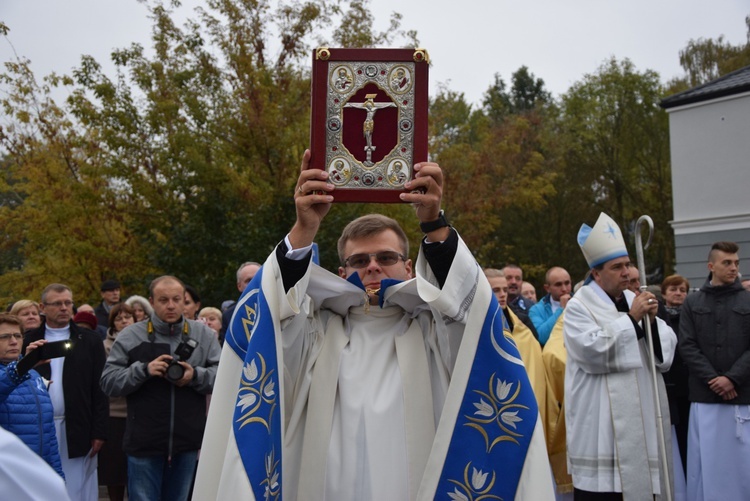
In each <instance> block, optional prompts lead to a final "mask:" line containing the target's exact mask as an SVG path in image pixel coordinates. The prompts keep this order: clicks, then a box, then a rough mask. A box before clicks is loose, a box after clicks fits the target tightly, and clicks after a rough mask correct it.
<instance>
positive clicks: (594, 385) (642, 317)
mask: <svg viewBox="0 0 750 501" xmlns="http://www.w3.org/2000/svg"><path fill="white" fill-rule="evenodd" d="M578 244H579V246H580V247H581V251H582V252H583V255H584V257H585V258H586V262H587V263H588V265H589V267H590V268H591V277H592V280H591V282H590V283H588V284H587V285H584V286H583V287H581V289H580V290H579V291H578V292H577V293H576V294H575V295H574V296H573V297H572V298H571V299H570V301H569V302H568V305H567V307H566V309H565V321H564V324H563V329H564V330H563V334H564V338H565V347H566V348H567V352H568V358H567V364H566V368H565V419H566V432H567V443H568V461H569V463H568V464H569V467H570V472H571V474H572V476H573V487H574V497H575V499H577V500H588V499H592V500H596V499H612V496H613V495H615V494H616V493H622V495H623V497H624V498H625V499H652V497H653V496H654V495H657V494H660V493H663V492H665V489H664V484H665V483H666V482H671V473H672V472H671V467H670V468H667V471H666V472H665V471H663V469H662V468H660V463H659V461H658V441H657V431H656V427H657V422H656V412H655V409H654V398H653V390H652V384H651V380H650V371H649V360H648V354H647V346H646V336H645V332H644V329H643V327H642V325H641V324H642V322H649V323H650V324H651V328H652V333H653V348H654V352H655V357H656V367H657V369H658V370H659V371H661V372H665V371H667V370H668V369H669V367H670V365H671V363H672V357H673V356H674V352H675V349H676V345H677V337H676V336H675V334H674V332H673V331H672V329H671V328H670V327H669V326H668V325H667V324H666V323H665V322H664V321H663V320H661V319H659V318H656V316H655V315H656V310H657V307H658V302H657V301H656V298H655V297H654V295H653V294H651V293H650V292H647V291H644V292H642V293H641V294H640V295H638V296H635V294H633V293H632V292H631V291H629V290H627V287H628V283H629V271H628V265H629V264H630V258H629V257H628V251H627V249H626V247H625V241H624V240H623V237H622V232H621V231H620V228H619V227H618V226H617V223H615V222H614V221H613V220H612V218H610V217H609V216H607V215H606V214H604V213H602V214H600V215H599V219H597V221H596V224H595V225H594V227H593V228H591V227H589V226H588V225H586V224H584V225H582V226H581V229H580V231H579V232H578ZM658 380H659V384H658V391H659V392H660V393H661V405H662V406H663V409H662V414H663V415H669V414H668V413H669V409H668V406H667V398H666V390H665V388H664V382H663V380H662V378H661V377H659V378H658ZM665 435H667V436H668V435H669V434H668V431H667V433H666V434H665ZM670 451H671V447H669V446H668V447H667V453H669V452H670ZM644 458H648V461H645V460H644ZM670 464H671V461H670ZM631 496H632V497H631Z"/></svg>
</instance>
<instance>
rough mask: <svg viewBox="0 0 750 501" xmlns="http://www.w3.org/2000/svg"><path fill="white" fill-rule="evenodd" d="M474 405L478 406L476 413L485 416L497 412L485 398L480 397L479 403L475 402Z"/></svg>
mask: <svg viewBox="0 0 750 501" xmlns="http://www.w3.org/2000/svg"><path fill="white" fill-rule="evenodd" d="M474 407H476V408H477V411H476V412H475V413H474V414H477V415H479V416H483V417H490V416H492V415H493V414H494V412H495V411H494V409H493V408H492V406H491V405H490V404H488V403H487V402H485V401H484V399H483V398H480V399H479V403H476V402H474Z"/></svg>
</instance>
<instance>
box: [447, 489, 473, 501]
mask: <svg viewBox="0 0 750 501" xmlns="http://www.w3.org/2000/svg"><path fill="white" fill-rule="evenodd" d="M448 497H449V498H451V500H452V501H469V498H468V497H467V496H466V494H464V493H463V492H461V491H459V490H458V487H454V488H453V492H449V493H448Z"/></svg>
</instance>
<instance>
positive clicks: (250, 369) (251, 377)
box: [242, 359, 258, 383]
mask: <svg viewBox="0 0 750 501" xmlns="http://www.w3.org/2000/svg"><path fill="white" fill-rule="evenodd" d="M242 374H243V375H244V376H245V379H247V380H248V381H250V382H251V383H252V382H253V381H255V379H256V378H257V377H258V366H257V365H256V364H255V359H253V361H252V362H250V363H249V364H245V367H243V368H242Z"/></svg>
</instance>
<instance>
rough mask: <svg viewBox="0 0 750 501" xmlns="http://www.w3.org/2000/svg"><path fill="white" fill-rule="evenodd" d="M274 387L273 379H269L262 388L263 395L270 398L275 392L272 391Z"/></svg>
mask: <svg viewBox="0 0 750 501" xmlns="http://www.w3.org/2000/svg"><path fill="white" fill-rule="evenodd" d="M275 387H276V383H275V382H274V381H269V382H268V384H267V385H266V387H265V388H263V395H265V397H266V398H271V397H272V396H274V395H275V394H276V392H275V391H274V388H275Z"/></svg>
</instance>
